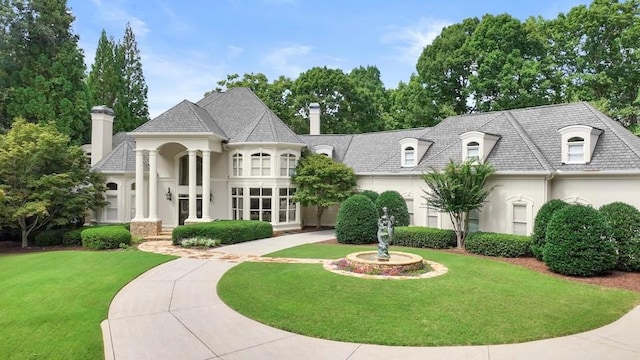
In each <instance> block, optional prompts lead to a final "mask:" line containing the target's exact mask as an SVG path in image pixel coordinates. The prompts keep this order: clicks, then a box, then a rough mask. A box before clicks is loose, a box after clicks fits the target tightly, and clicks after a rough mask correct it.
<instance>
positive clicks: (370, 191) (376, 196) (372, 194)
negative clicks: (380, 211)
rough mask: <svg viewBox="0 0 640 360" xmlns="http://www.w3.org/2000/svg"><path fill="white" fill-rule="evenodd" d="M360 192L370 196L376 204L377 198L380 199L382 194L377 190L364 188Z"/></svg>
mask: <svg viewBox="0 0 640 360" xmlns="http://www.w3.org/2000/svg"><path fill="white" fill-rule="evenodd" d="M358 194H359V195H364V196H366V197H368V198H369V199H371V201H373V203H374V204H375V203H376V200H377V199H378V196H380V194H378V193H377V192H375V191H373V190H362V191H360V192H359V193H358Z"/></svg>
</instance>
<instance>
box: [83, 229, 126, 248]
mask: <svg viewBox="0 0 640 360" xmlns="http://www.w3.org/2000/svg"><path fill="white" fill-rule="evenodd" d="M81 237H82V246H84V247H86V248H88V249H94V250H104V249H117V248H119V247H121V246H129V245H130V244H131V233H130V232H129V230H127V229H125V228H124V227H123V226H121V225H114V226H101V227H90V228H86V229H84V230H83V231H82V233H81ZM120 244H123V245H120Z"/></svg>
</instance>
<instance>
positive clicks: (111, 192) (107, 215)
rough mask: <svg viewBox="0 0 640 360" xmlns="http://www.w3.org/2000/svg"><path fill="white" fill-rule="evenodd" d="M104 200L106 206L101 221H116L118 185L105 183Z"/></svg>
mask: <svg viewBox="0 0 640 360" xmlns="http://www.w3.org/2000/svg"><path fill="white" fill-rule="evenodd" d="M105 200H106V202H107V205H106V206H105V208H104V212H103V215H102V216H103V219H102V220H103V221H107V222H109V221H117V220H118V184H116V183H114V182H108V183H107V191H106V192H105Z"/></svg>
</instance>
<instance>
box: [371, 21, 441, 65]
mask: <svg viewBox="0 0 640 360" xmlns="http://www.w3.org/2000/svg"><path fill="white" fill-rule="evenodd" d="M451 24H453V23H452V22H451V21H447V20H438V19H427V18H422V19H420V21H419V22H418V23H417V24H415V25H412V26H405V27H399V26H391V27H389V28H388V32H387V34H386V35H384V36H383V37H382V39H381V41H382V43H383V44H389V45H391V46H392V47H393V48H394V49H395V51H396V52H397V59H398V60H399V61H401V62H406V63H410V64H415V63H416V62H417V60H418V58H419V57H420V54H422V50H423V49H424V47H425V46H427V45H429V44H431V42H432V41H433V39H435V38H436V36H438V35H439V34H440V32H441V31H442V28H443V27H445V26H448V25H451Z"/></svg>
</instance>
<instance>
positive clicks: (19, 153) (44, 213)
mask: <svg viewBox="0 0 640 360" xmlns="http://www.w3.org/2000/svg"><path fill="white" fill-rule="evenodd" d="M0 190H1V191H2V192H3V193H4V199H3V201H2V202H0V221H1V222H2V225H6V226H11V227H18V228H20V229H21V231H22V247H27V246H28V242H27V238H28V236H29V234H31V233H32V232H33V231H35V230H37V229H40V228H43V227H50V226H56V225H57V226H59V225H65V224H69V223H71V222H73V221H75V220H76V219H78V218H81V217H83V216H84V214H85V212H86V211H87V209H91V208H95V207H98V206H102V205H104V199H103V193H104V190H105V188H104V179H103V177H102V175H101V174H99V173H97V172H93V171H90V168H89V162H88V161H87V158H86V156H85V154H84V152H83V151H82V149H81V148H80V147H79V146H74V145H69V137H68V136H66V135H64V134H62V133H60V132H59V131H58V130H57V129H56V126H55V124H54V123H49V124H31V123H27V122H26V121H25V120H24V119H17V120H15V121H14V123H13V125H12V127H11V130H9V132H8V133H7V134H6V135H0Z"/></svg>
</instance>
